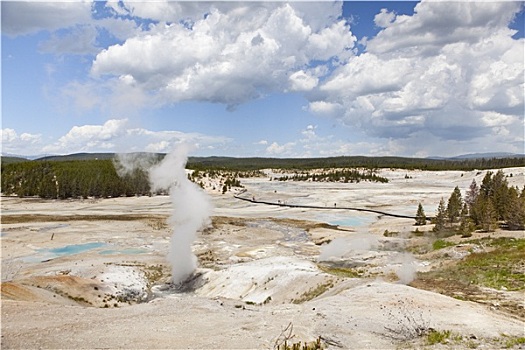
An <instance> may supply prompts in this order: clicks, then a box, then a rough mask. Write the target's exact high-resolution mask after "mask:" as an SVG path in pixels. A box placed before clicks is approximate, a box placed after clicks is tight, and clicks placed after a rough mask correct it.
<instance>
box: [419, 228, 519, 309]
mask: <svg viewBox="0 0 525 350" xmlns="http://www.w3.org/2000/svg"><path fill="white" fill-rule="evenodd" d="M470 243H472V244H478V245H480V246H481V247H482V248H483V249H484V251H482V252H478V253H471V254H469V255H467V256H466V257H465V258H463V259H462V260H458V261H450V263H449V264H446V265H444V266H443V267H441V268H438V269H436V270H433V271H429V272H423V273H418V277H417V278H416V279H415V280H414V281H413V282H411V284H410V285H411V286H413V287H416V288H421V289H426V290H430V291H434V292H437V293H441V294H444V295H448V296H451V297H456V298H457V299H461V300H469V301H475V302H481V303H487V301H496V302H497V303H498V304H499V307H498V308H499V309H501V310H502V311H506V312H508V313H510V314H512V315H514V316H517V317H518V318H520V319H525V310H524V309H522V308H520V307H519V305H517V304H516V302H513V301H509V300H507V299H505V298H504V297H502V296H499V295H498V294H497V293H490V292H489V293H487V292H486V291H485V292H484V291H482V290H481V288H480V287H488V288H493V289H496V290H502V289H506V290H509V291H523V290H525V273H524V272H525V263H524V261H525V239H515V238H508V237H507V238H497V239H491V238H486V239H482V240H472V241H470Z"/></svg>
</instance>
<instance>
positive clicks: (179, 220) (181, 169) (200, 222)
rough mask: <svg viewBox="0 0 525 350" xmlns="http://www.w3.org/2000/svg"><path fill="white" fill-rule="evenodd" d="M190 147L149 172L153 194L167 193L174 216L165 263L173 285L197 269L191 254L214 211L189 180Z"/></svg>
mask: <svg viewBox="0 0 525 350" xmlns="http://www.w3.org/2000/svg"><path fill="white" fill-rule="evenodd" d="M189 150H190V147H189V146H188V145H187V144H180V145H178V146H177V148H176V149H175V150H174V151H172V152H171V153H170V154H168V155H167V156H166V157H165V158H164V159H163V160H162V162H160V163H159V164H157V165H155V166H154V167H152V168H151V170H150V174H149V175H150V182H151V185H152V190H153V191H156V190H160V189H164V190H168V191H169V193H170V197H171V201H172V205H173V212H172V215H171V218H170V223H171V226H172V227H173V235H172V236H171V246H170V251H169V254H168V261H169V262H170V263H171V268H172V281H173V283H175V284H178V283H181V282H184V280H185V279H187V278H188V277H189V276H190V275H191V274H192V273H193V271H195V269H196V268H197V257H196V256H195V255H194V254H193V252H192V250H191V246H192V243H193V242H194V241H195V238H196V233H197V231H198V230H199V229H201V228H202V227H204V226H205V225H207V224H209V218H210V215H211V213H212V210H213V207H212V205H211V201H210V200H209V197H208V196H207V195H206V193H204V192H203V191H202V190H201V189H200V188H199V187H198V186H197V185H195V184H194V183H193V182H191V181H190V180H188V178H187V175H186V171H185V166H186V161H187V154H188V151H189Z"/></svg>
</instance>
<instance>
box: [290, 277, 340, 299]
mask: <svg viewBox="0 0 525 350" xmlns="http://www.w3.org/2000/svg"><path fill="white" fill-rule="evenodd" d="M333 286H334V283H333V282H332V281H328V282H325V283H320V284H318V285H317V286H316V287H315V288H311V289H309V290H308V291H306V292H304V293H303V294H302V295H301V296H299V298H297V299H293V300H292V303H294V304H301V303H304V302H306V301H309V300H312V299H314V298H317V297H318V296H320V295H321V294H323V293H324V292H326V291H327V290H329V289H330V288H332V287H333Z"/></svg>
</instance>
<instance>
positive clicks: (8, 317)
mask: <svg viewBox="0 0 525 350" xmlns="http://www.w3.org/2000/svg"><path fill="white" fill-rule="evenodd" d="M505 173H506V174H507V175H510V174H512V177H508V178H507V179H508V181H509V182H510V183H511V184H512V185H517V186H519V187H520V188H521V187H522V186H523V184H524V183H525V169H524V168H513V169H505ZM268 174H269V176H272V177H273V176H275V174H274V173H272V172H271V171H268ZM484 174H485V172H479V173H478V172H459V171H458V172H423V171H404V170H383V171H381V173H380V175H382V176H385V177H387V178H388V179H389V180H390V182H389V183H387V184H378V183H368V182H361V183H359V184H334V183H299V182H295V183H294V182H278V181H269V179H268V178H251V179H243V181H242V183H243V185H244V186H245V187H246V190H247V192H246V193H245V194H244V195H246V196H247V197H249V198H251V197H252V196H254V197H256V198H257V199H260V200H267V201H277V200H279V201H286V202H287V203H290V204H294V203H295V204H309V205H318V206H327V207H330V206H333V205H334V203H336V204H337V206H339V207H342V206H351V207H363V208H365V207H366V208H373V209H378V210H382V211H385V212H393V213H399V214H406V215H415V212H416V209H417V205H418V203H419V202H421V203H422V204H423V206H424V208H425V210H426V212H427V215H434V213H435V209H436V207H437V204H438V202H439V199H440V198H441V197H443V198H444V199H445V200H446V199H448V197H449V196H450V193H451V192H452V190H453V188H454V187H455V186H459V187H460V189H462V191H463V193H465V190H466V189H467V188H468V186H469V185H470V183H471V181H472V179H473V178H475V179H476V181H477V182H478V184H480V183H481V179H482V178H483V176H484ZM405 175H409V176H410V177H411V178H410V179H405ZM211 197H212V200H213V203H214V205H215V212H214V220H213V222H214V225H213V226H211V227H209V228H208V229H206V230H204V231H203V232H201V233H199V234H198V237H197V240H196V242H195V243H194V245H193V250H194V252H195V254H196V255H197V256H198V258H199V262H200V267H199V268H198V270H197V274H196V276H195V278H194V279H193V280H192V281H191V283H189V284H188V285H186V286H185V289H184V291H174V290H173V289H172V288H171V289H170V288H169V286H168V285H167V284H166V282H168V281H169V273H170V266H169V265H168V263H167V262H166V258H165V257H166V255H167V252H168V249H169V248H168V247H169V240H170V236H171V232H172V231H171V228H169V227H167V226H166V224H165V220H164V219H165V218H166V217H167V216H169V214H170V211H171V206H170V202H169V198H168V197H165V196H156V197H139V198H115V199H104V200H91V199H88V200H71V201H42V200H39V199H18V198H2V203H1V209H2V217H3V219H4V218H8V217H14V216H17V215H19V216H20V215H32V216H35V215H49V216H50V217H47V218H45V219H42V220H41V221H40V222H35V221H34V220H32V221H27V222H20V223H10V224H7V223H4V222H3V223H2V237H1V242H2V343H1V345H2V348H23V349H26V348H68V349H77V348H89V349H93V348H135V349H144V348H150V349H151V348H157V349H160V348H200V349H234V348H235V349H241V348H242V349H246V348H253V349H264V348H273V347H274V346H275V344H276V342H277V343H278V342H279V341H280V340H282V339H283V335H285V334H286V335H288V334H289V335H290V336H293V338H292V339H291V340H290V341H291V342H294V341H312V340H314V339H317V337H319V336H321V337H322V339H323V343H324V345H325V346H326V347H328V348H345V349H346V348H354V349H362V348H363V349H364V348H368V349H377V348H407V347H413V348H420V347H426V345H425V343H424V337H419V336H418V333H420V332H421V331H422V330H428V329H431V328H432V329H436V330H451V331H453V332H454V333H455V334H457V335H460V336H461V340H458V341H457V342H454V343H451V344H449V345H448V346H447V345H436V346H434V347H436V348H440V347H451V348H467V347H472V346H473V344H475V345H476V346H477V347H478V348H486V349H492V348H494V347H495V346H497V345H498V344H499V345H500V344H503V343H501V342H498V341H495V340H494V339H504V338H505V337H519V336H524V322H523V321H522V320H520V319H517V318H513V317H511V316H509V315H508V314H505V313H503V312H501V310H498V309H497V308H495V307H493V306H491V305H482V304H477V303H472V302H465V301H460V300H457V299H454V298H450V297H447V296H443V295H440V294H436V293H432V292H428V291H423V290H419V289H416V288H412V287H409V286H406V285H404V284H402V283H400V282H399V281H398V279H399V277H403V272H407V271H408V272H415V271H416V270H418V271H424V270H428V269H430V268H431V267H432V266H433V265H434V264H435V263H436V262H437V261H439V259H440V257H439V256H435V257H434V256H428V257H426V258H425V259H423V260H421V259H415V258H414V257H412V256H408V255H407V253H406V252H405V251H404V247H405V246H406V245H407V244H409V240H407V239H405V238H403V234H405V233H406V234H408V233H409V232H410V231H411V230H413V229H414V227H413V226H412V225H413V220H410V219H397V218H389V217H383V216H378V215H377V214H371V213H362V212H349V211H339V210H337V211H336V210H325V211H322V210H308V209H297V208H296V209H291V208H284V207H272V206H264V205H256V204H252V203H248V202H244V201H239V200H236V199H234V198H233V197H232V193H227V194H225V195H219V194H212V196H211ZM80 216H83V217H80ZM61 217H62V218H61ZM117 217H120V218H121V219H120V220H117ZM124 217H125V218H126V220H122V218H124ZM26 218H27V216H26ZM51 218H52V219H51ZM317 223H328V224H331V225H339V226H338V227H336V226H332V227H330V226H319V225H316V224H317ZM423 229H426V230H429V229H431V226H430V225H427V226H426V227H424V228H423ZM385 230H389V231H397V232H400V235H401V236H400V237H397V238H396V237H393V238H385V237H383V232H384V231H385ZM498 234H500V235H512V236H515V237H523V232H509V231H507V232H500V233H498ZM332 240H335V242H334V244H332V245H330V247H331V248H333V249H331V250H330V252H331V254H329V253H328V252H327V250H326V249H327V248H326V247H327V245H326V244H324V245H321V243H323V242H330V241H332ZM316 243H317V244H316ZM56 248H58V250H53V249H56ZM74 248H84V249H85V250H84V251H79V252H77V253H75V254H73V252H72V249H74ZM453 249H456V250H457V249H459V248H456V247H451V248H450V249H449V252H452V251H453ZM458 254H459V253H458ZM320 256H321V257H323V256H324V257H326V258H320ZM327 256H328V257H327ZM407 256H408V260H407ZM321 260H324V261H325V262H324V263H327V262H328V263H331V264H343V265H344V266H358V267H359V266H363V268H364V269H366V270H367V271H368V272H369V273H370V274H369V275H370V276H371V277H365V278H346V277H338V276H334V275H332V274H328V273H325V272H323V271H322V270H320V269H319V266H318V263H319V262H320V261H321ZM396 273H397V275H396ZM316 288H324V289H323V291H324V293H317V294H320V295H319V296H316V297H314V298H313V299H312V295H313V294H312V292H313V291H314V290H316ZM520 297H521V298H522V297H523V295H522V294H519V295H518V296H517V297H516V296H515V298H518V299H519V298H520ZM309 299H311V300H309ZM518 301H519V300H518ZM104 306H107V307H104ZM521 307H523V306H521ZM289 324H292V325H293V329H292V331H291V332H290V333H288V332H283V330H284V329H285V328H286V327H287V326H288V325H289Z"/></svg>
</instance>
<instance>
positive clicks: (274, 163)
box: [187, 156, 525, 171]
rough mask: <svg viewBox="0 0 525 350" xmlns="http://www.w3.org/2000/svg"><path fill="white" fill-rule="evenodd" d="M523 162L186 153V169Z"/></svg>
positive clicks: (518, 160)
mask: <svg viewBox="0 0 525 350" xmlns="http://www.w3.org/2000/svg"><path fill="white" fill-rule="evenodd" d="M521 166H525V158H524V157H508V158H478V159H454V160H452V159H424V158H404V157H364V156H348V157H346V156H342V157H327V158H231V157H189V158H188V164H187V168H188V169H194V170H212V169H219V170H241V171H245V170H260V169H285V170H296V169H302V170H310V169H334V168H369V169H377V168H395V169H406V170H416V169H419V170H463V171H469V170H475V169H478V170H486V169H500V168H510V167H521Z"/></svg>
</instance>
